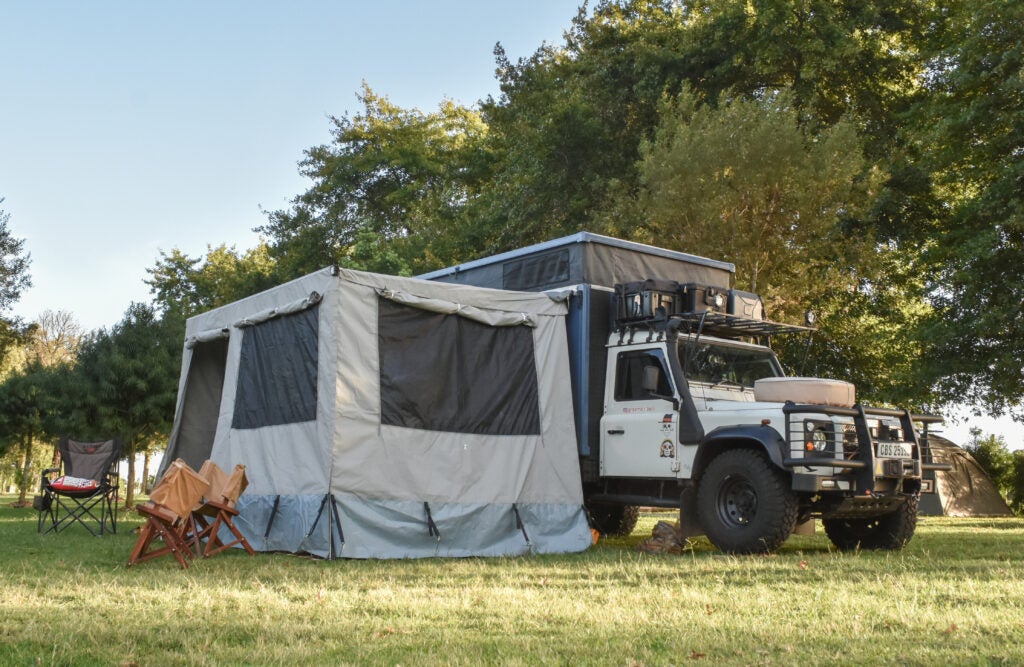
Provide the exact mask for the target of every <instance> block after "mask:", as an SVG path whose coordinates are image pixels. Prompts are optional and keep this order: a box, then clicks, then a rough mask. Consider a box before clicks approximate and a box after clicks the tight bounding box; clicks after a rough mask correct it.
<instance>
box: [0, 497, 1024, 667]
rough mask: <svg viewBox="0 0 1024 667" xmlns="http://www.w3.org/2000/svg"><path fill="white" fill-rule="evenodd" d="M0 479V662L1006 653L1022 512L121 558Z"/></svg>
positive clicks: (865, 660) (1022, 575)
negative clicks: (39, 526)
mask: <svg viewBox="0 0 1024 667" xmlns="http://www.w3.org/2000/svg"><path fill="white" fill-rule="evenodd" d="M11 500H12V498H10V497H0V545H2V546H0V596H2V597H0V665H29V664H40V665H51V664H57V665H122V666H127V665H223V664H282V665H285V664H286V665H294V664H332V665H334V664H360V665H362V664H399V663H400V664H406V665H418V664H455V665H459V664H466V665H469V664H473V665H476V664H481V663H484V664H486V663H500V664H531V665H532V664H600V665H659V664H670V663H671V664H680V663H697V664H699V663H702V662H704V663H707V664H737V665H748V664H754V665H762V664H783V665H790V664H799V665H814V664H835V663H840V664H901V665H902V664H910V665H926V664H927V665H932V664H955V665H960V664H1021V663H1024V519H998V520H995V519H949V518H941V519H937V518H929V519H925V520H923V521H922V525H921V526H920V527H919V529H918V534H917V535H916V536H915V538H914V540H913V541H912V542H911V544H910V546H909V547H908V548H907V549H906V550H904V551H903V552H900V553H837V552H835V551H834V550H832V549H831V548H830V546H829V542H828V540H827V539H826V538H825V537H824V535H822V534H821V531H820V530H819V531H818V534H816V535H811V536H798V537H794V538H793V539H791V540H790V542H789V543H787V544H786V545H785V547H784V548H783V549H782V550H781V551H780V553H778V554H776V555H773V556H767V557H764V556H759V557H734V556H726V555H722V554H719V553H716V552H715V551H714V550H713V549H712V548H711V546H710V544H708V543H707V542H706V541H704V540H698V541H697V542H696V544H695V546H694V548H693V550H692V551H688V552H686V553H684V554H683V555H681V556H680V555H674V556H673V555H647V554H642V553H639V552H638V551H637V550H636V546H637V545H638V544H639V543H640V542H641V541H642V540H643V539H644V538H645V537H647V536H649V535H650V531H651V528H652V527H653V524H654V523H655V521H656V520H657V519H658V518H666V517H664V516H657V515H653V514H650V515H645V516H644V517H643V519H642V520H641V524H640V525H639V526H638V528H637V530H636V532H635V533H634V534H633V535H632V536H630V537H628V538H623V539H607V540H604V539H603V540H601V541H600V542H599V543H598V544H597V546H595V547H594V548H592V549H590V550H589V551H587V552H586V553H582V554H569V555H557V556H534V557H524V558H499V559H477V558H473V559H463V560H435V559H426V560H417V561H330V562H328V561H319V560H313V559H308V558H300V557H296V556H290V555H284V554H259V555H257V556H255V557H249V556H246V555H245V554H244V553H242V552H232V553H227V554H223V555H221V556H217V557H215V558H212V559H209V560H207V561H202V562H199V563H196V564H195V565H194V566H193V567H192V568H190V569H188V570H180V569H179V568H178V567H177V564H176V563H175V562H174V561H173V560H172V559H170V558H164V559H158V560H155V561H151V562H147V563H143V564H141V565H138V566H135V567H133V568H131V569H128V568H126V567H125V561H126V559H127V557H128V553H129V552H130V550H131V548H132V545H133V544H134V540H135V535H133V534H132V532H131V529H132V528H133V527H134V526H135V525H138V519H137V517H135V516H134V515H125V516H123V517H122V523H121V525H120V527H119V530H118V533H117V534H116V535H112V536H106V537H103V538H93V537H91V536H89V535H88V534H86V533H85V531H84V530H81V529H80V528H72V529H70V530H67V531H65V532H62V533H61V534H59V535H56V536H54V535H42V536H41V535H38V534H37V533H36V515H35V513H34V512H33V511H32V510H31V509H12V508H11V507H10V504H11Z"/></svg>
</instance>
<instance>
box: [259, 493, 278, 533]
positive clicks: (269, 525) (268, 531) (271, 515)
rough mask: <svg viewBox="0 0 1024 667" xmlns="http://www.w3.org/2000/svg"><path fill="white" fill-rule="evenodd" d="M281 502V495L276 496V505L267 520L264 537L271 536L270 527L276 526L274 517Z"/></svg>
mask: <svg viewBox="0 0 1024 667" xmlns="http://www.w3.org/2000/svg"><path fill="white" fill-rule="evenodd" d="M280 504H281V496H280V495H278V496H277V497H276V498H274V507H273V508H272V509H271V510H270V520H269V521H267V529H266V531H264V533H263V539H264V540H265V539H267V538H268V537H270V529H271V528H273V527H274V518H275V517H276V516H277V508H278V506H279V505H280Z"/></svg>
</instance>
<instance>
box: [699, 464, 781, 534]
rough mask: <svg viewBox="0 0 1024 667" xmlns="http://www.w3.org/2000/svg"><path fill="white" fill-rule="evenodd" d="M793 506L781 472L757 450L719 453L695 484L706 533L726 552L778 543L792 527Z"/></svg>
mask: <svg viewBox="0 0 1024 667" xmlns="http://www.w3.org/2000/svg"><path fill="white" fill-rule="evenodd" d="M797 509H798V503H797V498H796V494H794V493H793V491H792V489H790V486H789V479H788V478H787V476H786V475H785V473H783V472H782V471H781V470H779V469H778V468H776V467H775V466H774V465H772V463H771V462H770V461H768V460H767V458H766V457H765V456H764V454H762V453H761V452H758V451H755V450H750V449H734V450H730V451H727V452H724V453H722V454H719V455H718V456H717V457H715V459H714V460H712V461H711V463H710V464H709V465H708V467H707V470H705V471H704V474H703V475H702V476H701V480H700V485H699V486H698V488H697V513H698V516H699V517H700V522H701V526H702V527H703V528H704V532H705V534H706V535H707V537H708V539H709V540H711V543H712V544H714V545H715V546H716V547H718V548H719V549H721V550H722V551H727V552H730V553H766V552H769V551H774V550H776V549H778V548H779V547H780V546H782V543H783V542H785V541H786V540H787V539H788V538H789V535H790V533H792V532H793V526H794V525H795V524H796V515H797Z"/></svg>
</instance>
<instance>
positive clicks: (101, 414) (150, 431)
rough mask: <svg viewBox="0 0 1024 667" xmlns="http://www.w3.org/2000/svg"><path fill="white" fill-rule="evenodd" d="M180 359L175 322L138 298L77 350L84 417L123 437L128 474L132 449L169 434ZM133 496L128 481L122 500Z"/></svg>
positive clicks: (130, 476)
mask: <svg viewBox="0 0 1024 667" xmlns="http://www.w3.org/2000/svg"><path fill="white" fill-rule="evenodd" d="M180 364H181V335H180V326H179V322H176V321H173V320H172V319H170V318H158V317H157V315H156V312H155V310H154V309H153V308H152V307H150V306H147V305H144V304H138V303H133V304H132V305H131V306H130V307H129V308H128V310H127V311H126V312H125V315H124V318H123V319H122V320H121V321H120V322H119V323H117V324H116V325H115V326H114V327H113V328H112V329H111V330H110V331H106V330H100V331H99V332H98V333H96V334H95V335H94V336H93V337H92V338H91V339H90V340H89V341H87V342H86V344H85V345H84V347H83V348H82V351H81V353H80V354H79V361H78V367H77V373H78V375H79V377H80V378H81V383H82V386H83V390H84V391H83V400H82V404H83V406H84V407H85V409H86V415H85V420H86V422H87V423H88V424H89V425H90V426H91V428H92V429H93V430H94V432H95V433H96V434H104V435H108V436H109V435H114V434H116V435H119V436H120V437H121V438H122V439H123V441H124V443H125V446H126V451H125V452H124V454H125V455H126V456H127V458H128V479H129V480H134V479H135V455H136V454H137V453H138V452H139V451H141V449H142V448H144V447H147V446H155V444H156V443H157V442H158V441H161V440H163V439H165V438H166V437H167V435H168V434H169V431H170V426H171V422H172V420H173V417H174V405H175V396H176V393H177V384H178V371H179V368H180ZM133 500H134V485H133V484H131V483H130V484H129V485H128V489H127V492H126V494H125V504H126V506H131V505H132V503H133Z"/></svg>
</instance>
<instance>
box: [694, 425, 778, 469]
mask: <svg viewBox="0 0 1024 667" xmlns="http://www.w3.org/2000/svg"><path fill="white" fill-rule="evenodd" d="M730 449H756V450H759V451H763V452H764V453H765V454H766V455H767V456H768V460H770V461H771V462H772V465H774V466H775V467H777V468H779V469H780V470H785V471H786V472H790V470H789V469H788V468H786V467H785V466H783V465H782V461H783V460H784V459H785V458H786V456H787V454H788V451H789V448H788V447H787V446H786V441H785V440H783V438H782V436H781V435H779V432H778V431H776V430H775V429H773V428H772V427H770V426H763V425H760V424H758V425H749V426H723V427H720V428H716V429H715V430H714V431H711V432H710V433H708V434H707V436H705V437H704V438H703V439H702V440H701V441H700V446H699V447H698V448H697V455H696V456H695V457H694V459H693V473H692V477H693V478H694V479H696V478H698V477H700V475H701V473H703V472H704V468H706V467H707V465H708V463H710V462H711V459H713V458H715V457H716V456H717V455H719V454H721V453H722V452H724V451H727V450H730Z"/></svg>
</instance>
